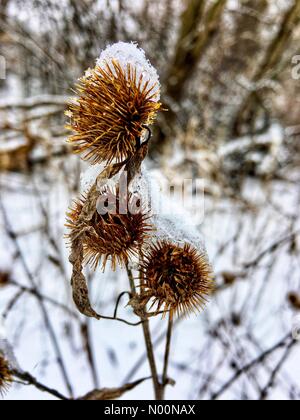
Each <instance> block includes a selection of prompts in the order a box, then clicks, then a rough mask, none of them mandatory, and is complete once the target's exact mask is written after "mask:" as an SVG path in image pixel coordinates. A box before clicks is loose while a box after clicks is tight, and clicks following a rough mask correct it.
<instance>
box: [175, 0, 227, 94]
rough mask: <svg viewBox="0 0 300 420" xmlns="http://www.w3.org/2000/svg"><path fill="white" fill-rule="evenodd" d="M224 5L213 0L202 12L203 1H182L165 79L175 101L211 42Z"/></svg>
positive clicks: (221, 1)
mask: <svg viewBox="0 0 300 420" xmlns="http://www.w3.org/2000/svg"><path fill="white" fill-rule="evenodd" d="M226 2H227V0H219V1H215V2H214V4H213V5H212V6H211V7H210V8H209V9H208V10H207V11H206V12H205V4H206V2H205V0H186V9H185V11H184V13H183V14H182V17H181V29H180V33H179V39H178V42H177V45H176V47H175V55H174V61H173V62H172V63H171V66H170V68H169V71H168V76H167V83H168V84H167V93H168V95H169V96H170V97H171V98H172V99H174V100H176V102H179V101H180V100H181V98H182V95H183V92H184V88H185V85H186V82H187V81H188V80H189V79H190V78H191V77H192V76H193V73H194V71H195V70H196V68H197V65H198V63H199V61H200V60H201V58H202V56H203V54H204V52H205V51H206V49H207V48H208V46H209V45H210V44H211V42H212V41H213V39H214V35H215V33H216V32H217V30H218V26H219V22H220V19H221V17H222V14H223V11H224V8H225V5H226Z"/></svg>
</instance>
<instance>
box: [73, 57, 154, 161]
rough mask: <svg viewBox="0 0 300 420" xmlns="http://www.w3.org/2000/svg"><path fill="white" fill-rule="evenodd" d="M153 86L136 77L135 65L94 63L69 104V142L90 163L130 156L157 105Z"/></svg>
mask: <svg viewBox="0 0 300 420" xmlns="http://www.w3.org/2000/svg"><path fill="white" fill-rule="evenodd" d="M155 88H156V85H155V84H153V85H151V84H150V83H149V81H144V79H143V76H142V74H141V75H140V76H139V77H138V76H137V71H136V68H135V67H133V66H132V65H129V64H128V65H127V68H126V69H124V68H123V67H122V66H121V65H120V64H119V63H118V61H116V60H115V61H113V62H112V63H107V64H106V68H105V69H104V68H102V67H99V66H96V68H95V69H93V70H91V71H90V74H89V75H88V76H85V77H83V78H81V79H80V81H79V83H78V85H77V88H76V94H77V95H78V96H79V98H78V99H77V100H76V101H75V102H74V101H73V102H71V103H70V104H69V111H68V112H67V115H69V116H70V118H71V121H70V124H69V125H68V128H69V129H70V130H72V131H74V132H75V134H74V135H73V136H71V137H70V138H69V142H70V143H72V144H74V145H75V152H77V153H81V154H82V155H83V158H84V159H85V160H89V161H90V162H91V163H92V164H96V163H98V162H102V161H104V162H108V163H111V162H112V161H113V160H117V161H122V160H124V159H126V158H129V157H131V156H133V155H134V153H135V151H136V142H137V139H139V138H140V137H141V135H142V133H143V131H144V127H145V126H148V125H150V124H152V123H153V121H154V120H155V117H156V114H157V111H158V110H159V108H160V106H161V104H160V103H158V102H157V101H155V95H156V93H155Z"/></svg>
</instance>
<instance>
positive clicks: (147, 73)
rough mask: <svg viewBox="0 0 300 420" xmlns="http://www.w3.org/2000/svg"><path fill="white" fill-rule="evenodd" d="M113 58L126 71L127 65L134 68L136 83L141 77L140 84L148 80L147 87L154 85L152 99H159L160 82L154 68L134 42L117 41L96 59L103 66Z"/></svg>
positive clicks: (143, 84)
mask: <svg viewBox="0 0 300 420" xmlns="http://www.w3.org/2000/svg"><path fill="white" fill-rule="evenodd" d="M113 60H117V61H118V63H119V64H120V65H121V67H122V68H123V69H124V70H125V71H126V70H127V68H128V65H131V66H132V67H133V68H134V69H136V73H137V76H136V83H137V84H138V83H139V79H140V77H142V80H143V82H142V86H141V87H143V86H145V84H146V83H147V82H148V83H149V85H148V86H149V87H152V86H154V88H153V91H152V92H151V94H154V97H153V100H155V101H156V102H158V101H159V99H160V82H159V76H158V73H157V71H156V69H155V68H154V67H153V66H152V65H151V63H150V61H149V60H148V59H147V58H146V55H145V52H144V51H143V50H142V49H141V48H139V47H138V45H137V44H136V43H134V42H131V43H128V42H117V43H115V44H113V45H110V46H108V47H107V48H106V49H105V50H103V51H102V52H101V54H100V57H99V59H98V60H97V65H98V66H99V67H101V68H105V67H106V65H107V64H108V65H109V64H111V63H112V62H113Z"/></svg>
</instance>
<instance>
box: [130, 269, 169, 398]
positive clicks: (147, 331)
mask: <svg viewBox="0 0 300 420" xmlns="http://www.w3.org/2000/svg"><path fill="white" fill-rule="evenodd" d="M126 268H127V274H128V279H129V283H130V288H131V291H132V294H133V295H136V287H135V284H134V278H133V274H132V271H131V270H130V269H129V267H128V266H127V267H126ZM141 321H143V322H142V327H143V333H144V338H145V344H146V350H147V357H148V361H149V365H150V370H151V374H152V380H153V387H154V393H155V399H156V400H162V397H163V396H162V386H161V384H160V382H159V379H158V373H157V367H156V362H155V356H154V349H153V344H152V339H151V332H150V327H149V321H148V319H147V318H146V317H145V318H144V319H143V318H141Z"/></svg>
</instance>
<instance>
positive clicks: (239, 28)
mask: <svg viewBox="0 0 300 420" xmlns="http://www.w3.org/2000/svg"><path fill="white" fill-rule="evenodd" d="M268 4H269V2H268V0H245V1H241V12H239V11H238V12H237V16H236V19H235V25H234V26H235V28H234V34H233V37H234V44H233V46H232V48H231V51H230V53H229V54H224V59H223V60H222V61H223V63H222V67H221V69H220V70H221V71H229V72H233V73H234V74H235V75H239V74H244V75H246V76H247V75H250V74H251V71H253V62H254V60H255V58H256V57H257V52H258V51H259V50H260V47H261V35H260V32H261V21H262V17H263V16H264V13H265V11H266V10H267V8H268Z"/></svg>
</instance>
